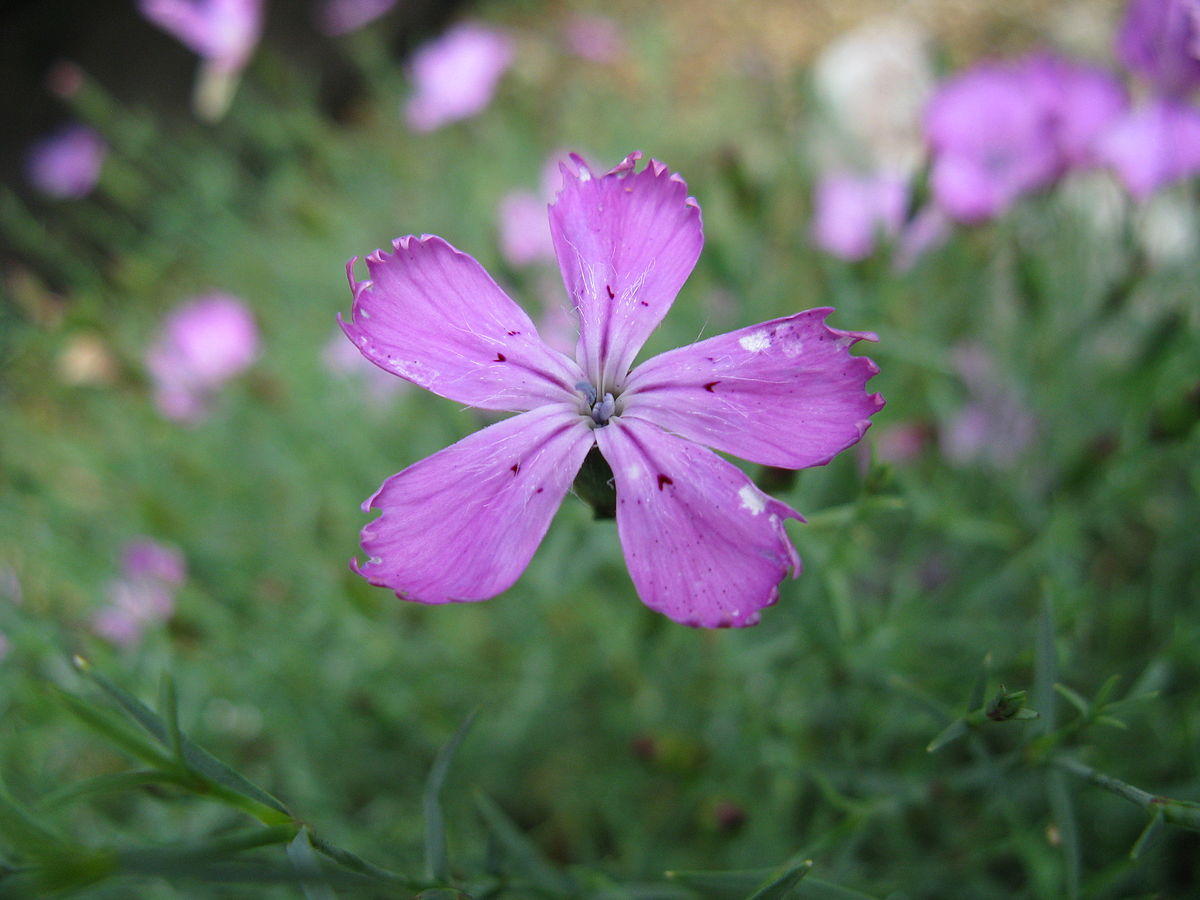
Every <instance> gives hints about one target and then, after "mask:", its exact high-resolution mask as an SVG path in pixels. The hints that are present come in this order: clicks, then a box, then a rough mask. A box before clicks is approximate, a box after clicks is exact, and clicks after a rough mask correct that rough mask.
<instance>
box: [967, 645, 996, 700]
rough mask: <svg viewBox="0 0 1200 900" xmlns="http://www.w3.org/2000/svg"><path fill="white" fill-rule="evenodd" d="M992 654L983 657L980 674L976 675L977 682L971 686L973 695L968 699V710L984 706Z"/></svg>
mask: <svg viewBox="0 0 1200 900" xmlns="http://www.w3.org/2000/svg"><path fill="white" fill-rule="evenodd" d="M991 662H992V654H990V653H989V654H987V655H986V656H984V658H983V663H982V664H981V665H980V666H979V674H978V675H976V676H975V684H974V685H973V686H972V687H971V696H970V699H968V700H967V712H974V711H975V710H977V709H980V708H982V706H983V698H984V694H985V693H986V692H987V678H988V669H989V668H991Z"/></svg>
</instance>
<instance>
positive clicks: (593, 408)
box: [575, 381, 617, 427]
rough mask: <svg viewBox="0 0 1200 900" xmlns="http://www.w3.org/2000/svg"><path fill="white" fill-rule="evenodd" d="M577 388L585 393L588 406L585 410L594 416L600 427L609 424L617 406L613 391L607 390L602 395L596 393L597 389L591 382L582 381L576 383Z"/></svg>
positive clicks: (593, 419) (593, 418)
mask: <svg viewBox="0 0 1200 900" xmlns="http://www.w3.org/2000/svg"><path fill="white" fill-rule="evenodd" d="M575 389H576V390H577V391H579V392H580V393H581V394H583V399H584V402H585V404H586V408H585V409H584V410H583V412H584V413H585V414H586V415H590V416H591V417H592V421H593V422H595V423H596V425H597V426H598V427H603V426H605V425H607V424H608V420H609V419H610V418H612V415H613V413H614V412H615V411H616V408H617V401H616V398H615V397H613V395H612V393H611V392H605V394H604V396H603V397H601V396H599V395H598V394H597V393H596V389H595V388H594V387H592V385H591V383H590V382H587V381H581V382H579V383H578V384H577V385H575Z"/></svg>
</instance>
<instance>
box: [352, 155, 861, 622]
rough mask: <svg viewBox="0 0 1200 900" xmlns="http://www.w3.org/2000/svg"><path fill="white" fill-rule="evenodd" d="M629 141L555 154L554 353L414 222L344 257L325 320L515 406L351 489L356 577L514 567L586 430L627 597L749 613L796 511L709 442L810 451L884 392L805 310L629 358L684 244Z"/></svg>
mask: <svg viewBox="0 0 1200 900" xmlns="http://www.w3.org/2000/svg"><path fill="white" fill-rule="evenodd" d="M640 158H641V154H638V153H634V154H631V155H630V156H628V157H626V159H625V160H623V161H622V162H621V163H620V164H619V165H618V166H617V167H616V168H614V169H613V170H612V171H610V172H608V173H607V174H604V175H601V176H596V175H594V174H593V173H592V172H591V171H590V170H589V169H588V167H587V165H586V164H585V163H584V162H583V161H582V160H581V159H579V158H578V157H573V158H572V163H571V164H570V165H564V166H563V174H564V176H565V177H564V183H563V187H562V189H561V191H560V192H559V194H558V197H557V198H556V200H555V202H554V204H553V205H552V206H551V208H550V228H551V232H552V234H553V237H554V246H555V250H556V253H557V256H558V262H559V267H560V269H561V272H562V276H563V281H564V282H565V284H566V288H567V293H568V295H569V297H570V299H571V303H572V304H573V305H574V306H575V309H576V312H577V315H578V320H579V338H578V343H577V345H576V352H575V358H574V359H572V358H570V357H568V356H566V355H564V354H562V353H559V352H558V351H556V350H554V349H552V348H551V347H549V346H548V345H547V344H546V343H545V342H544V341H543V340H542V339H541V337H540V336H539V335H538V332H537V330H536V328H535V327H534V324H533V321H532V320H531V319H530V318H529V316H528V315H526V314H525V313H524V312H523V311H522V310H521V308H520V307H518V306H517V305H516V304H515V303H514V302H513V301H512V300H511V299H510V298H509V297H508V296H507V295H506V294H505V293H504V292H503V291H502V290H501V289H500V288H499V287H498V286H497V285H496V283H495V282H494V281H493V280H492V279H491V278H490V277H489V276H488V274H487V273H486V272H485V271H484V270H483V268H482V267H481V266H480V265H479V264H478V263H477V262H476V261H475V260H474V259H472V258H471V257H470V256H467V255H466V254H464V253H460V252H459V251H458V250H456V249H454V248H453V247H452V246H450V245H449V244H448V243H446V242H445V241H444V240H442V239H441V238H438V237H434V236H431V235H426V236H423V237H420V238H417V237H414V236H411V235H410V236H408V237H403V238H399V239H397V240H396V241H395V242H393V245H392V246H393V249H392V252H390V253H385V252H383V251H376V252H375V253H372V254H371V255H370V256H368V257H367V269H368V272H369V279H368V280H365V281H358V280H356V279H355V277H354V273H353V266H354V263H355V262H356V261H357V260H356V259H354V260H351V261H350V263H349V264H348V266H347V273H348V276H349V278H350V284H351V287H352V289H353V292H354V310H353V315H352V319H351V321H349V322H345V321H343V322H342V327H343V329H344V330H345V332H346V334H347V336H348V337H349V338H350V339H351V340H352V341H353V342H354V344H355V346H357V347H358V348H359V349H360V350H361V352H362V353H363V355H364V356H366V357H367V359H369V360H371V361H372V362H374V363H375V364H376V365H378V366H380V367H381V368H384V369H386V370H388V371H390V372H393V373H394V374H396V375H399V376H400V377H402V378H405V379H407V380H409V381H412V382H413V383H415V384H418V385H420V386H422V387H425V388H427V389H428V390H431V391H433V392H435V393H437V394H440V395H442V396H444V397H447V398H448V399H451V400H453V401H455V402H457V403H463V404H466V405H468V406H473V407H477V408H481V409H493V410H507V411H514V412H516V413H517V415H515V416H513V417H511V418H508V419H505V420H503V421H500V422H497V423H496V424H494V425H490V426H488V427H487V428H484V429H483V430H482V431H479V432H476V433H475V434H473V435H470V436H468V437H466V438H464V439H463V440H461V441H459V442H458V443H456V444H453V445H451V446H450V447H447V448H446V449H444V450H442V451H440V452H438V453H435V454H434V455H433V456H430V457H428V458H426V459H424V460H422V461H420V462H418V463H415V464H414V465H412V466H409V467H408V468H407V469H405V470H404V471H402V472H400V473H399V474H397V475H394V476H392V477H391V478H389V479H388V480H387V481H385V482H384V483H383V485H382V487H380V489H379V490H378V491H377V492H376V493H375V494H374V495H373V496H372V497H370V498H369V499H368V500H367V501H366V503H364V509H367V510H370V509H378V510H380V511H381V513H382V515H380V516H379V518H377V519H375V520H374V521H372V522H370V523H368V524H367V526H366V527H365V528H363V531H362V546H363V550H364V551H365V553H366V554H367V559H366V561H365V562H362V563H359V562H358V561H354V562H353V563H352V566H353V568H354V569H355V571H357V572H359V573H360V574H361V575H362V576H363V577H365V578H366V579H367V580H368V581H370V582H371V583H372V584H376V585H380V586H384V587H389V588H391V589H393V590H394V591H395V592H396V594H397V596H399V597H401V598H403V599H407V600H416V601H420V602H423V603H435V604H436V603H447V602H452V601H476V600H484V599H487V598H489V597H493V596H495V595H496V594H499V593H500V592H502V591H504V590H506V589H507V588H508V587H510V586H511V585H512V584H513V582H515V581H516V580H517V578H518V577H519V576H520V574H521V572H522V571H524V569H525V567H526V566H527V565H528V563H529V560H530V558H531V557H532V556H533V553H534V550H535V549H536V548H537V546H538V544H539V543H540V542H541V540H542V537H543V536H544V535H545V533H546V530H547V529H548V528H549V525H550V520H551V518H552V517H553V516H554V513H555V511H556V510H557V509H558V507H559V505H560V504H561V503H562V500H563V498H564V497H565V496H566V494H567V491H568V490H569V489H570V487H571V485H572V482H573V481H574V479H575V476H576V473H577V472H578V471H579V470H580V467H581V466H582V465H583V462H584V458H585V457H587V456H588V454H589V453H590V452H591V451H592V450H593V448H598V450H599V452H600V454H602V455H603V457H604V459H605V460H606V461H607V463H608V465H609V466H610V467H611V470H612V473H613V482H614V484H615V489H616V519H617V529H618V533H619V535H620V540H621V545H622V548H623V549H624V552H625V557H626V560H627V563H628V566H629V572H630V575H631V576H632V578H633V582H634V585H635V586H636V588H637V591H638V594H639V596H640V597H641V599H642V601H643V602H644V603H645V604H646V605H647V606H649V607H650V608H652V609H655V610H657V611H659V612H661V613H663V614H665V615H667V616H669V617H670V618H672V619H674V620H675V621H677V622H682V623H684V624H688V625H694V626H703V627H719V626H739V625H751V624H754V623H755V622H757V621H758V618H759V611H760V610H761V609H762V608H763V607H766V606H768V605H770V604H772V603H774V602H775V601H776V599H777V598H778V596H779V587H778V586H779V583H780V581H781V580H782V579H783V578H784V577H785V576H786V575H787V574H788V573H789V572H791V573H792V574H793V575H794V574H796V573H797V571H798V569H799V565H800V562H799V559H798V557H797V556H796V551H795V549H794V548H793V547H792V545H791V542H790V541H789V539H788V536H787V532H786V531H785V529H784V524H783V523H784V521H785V520H787V519H799V518H800V515H799V513H797V512H796V511H795V510H793V509H792V508H791V507H789V506H787V505H786V504H783V503H780V502H778V501H776V500H774V499H772V498H771V497H769V496H767V495H766V494H764V493H763V492H762V491H760V490H759V489H758V488H757V487H756V486H755V485H754V483H753V482H752V481H750V479H749V478H748V477H747V476H746V475H745V474H744V473H743V472H742V470H741V469H739V468H737V467H736V466H734V465H733V464H731V463H729V462H726V461H725V460H724V459H722V458H721V457H720V456H718V455H717V454H716V453H714V452H713V451H712V450H710V449H708V448H709V447H711V448H713V449H714V450H718V451H721V452H724V453H730V454H733V455H735V456H740V457H742V458H745V459H748V460H751V461H753V462H757V463H760V464H763V465H769V466H781V467H787V468H793V469H797V468H804V467H807V466H815V465H821V464H824V463H826V462H828V461H829V460H830V459H832V458H833V457H834V456H835V455H836V454H838V453H839V452H841V451H842V450H844V449H845V448H847V447H849V446H850V445H852V444H854V443H855V442H856V441H857V440H858V439H859V438H860V437H861V436H862V435H863V432H864V431H865V430H866V428H867V427H868V425H869V424H870V423H869V418H870V416H871V415H872V414H873V413H875V412H876V411H877V410H879V408H880V407H881V406H882V405H883V400H882V398H881V397H880V396H879V395H878V394H868V393H866V391H865V385H866V382H867V380H868V379H870V378H871V377H872V376H873V375H874V374H875V373H876V372H877V369H876V367H875V365H874V364H873V363H872V362H871V361H870V360H869V359H866V358H864V357H855V356H851V355H850V354H849V352H848V348H849V347H850V346H851V345H852V344H854V343H855V342H857V341H859V340H864V339H866V340H874V339H875V336H874V335H871V334H867V333H862V332H849V331H839V330H836V329H833V328H829V327H828V326H827V325H826V324H825V318H826V317H827V316H828V315H829V313H830V312H831V310H829V309H813V310H809V311H807V312H802V313H798V314H796V315H793V316H787V317H785V318H781V319H775V320H772V321H769V322H763V323H761V324H759V325H754V326H751V327H749V328H743V329H741V330H739V331H734V332H731V333H729V334H724V335H720V336H717V337H713V338H709V339H707V340H704V341H700V342H699V343H696V344H692V345H690V346H686V347H681V348H679V349H677V350H672V351H669V352H667V353H663V354H661V355H659V356H656V357H654V358H653V359H650V360H648V361H646V362H644V363H642V364H641V365H639V366H638V367H637V368H636V369H633V370H632V371H630V367H631V365H632V363H633V359H634V357H635V356H636V355H637V353H638V351H639V350H640V349H641V347H642V345H643V344H644V343H645V341H646V339H647V338H648V337H649V335H650V333H651V332H652V331H653V330H654V329H655V328H656V327H657V325H658V323H659V322H660V321H661V320H662V318H663V316H665V315H666V313H667V311H668V309H669V308H670V306H671V304H672V303H673V302H674V299H675V295H676V293H677V292H678V291H679V289H680V287H682V285H683V283H684V281H685V280H686V279H687V277H688V275H689V274H690V273H691V271H692V268H693V266H694V265H695V263H696V260H697V258H698V256H699V254H700V249H701V246H702V245H703V242H704V238H703V231H702V227H701V219H700V208H699V206H698V205H697V204H696V201H695V200H694V199H693V198H691V197H689V196H688V192H687V185H686V184H684V182H683V180H682V179H681V178H680V177H679V176H678V175H674V174H672V173H671V172H670V171H668V170H667V168H666V166H664V165H662V164H661V163H659V162H657V161H653V160H652V161H651V162H650V164H649V165H648V166H646V167H645V168H643V169H642V170H641V171H638V170H637V169H636V163H637V161H638V160H639V159H640Z"/></svg>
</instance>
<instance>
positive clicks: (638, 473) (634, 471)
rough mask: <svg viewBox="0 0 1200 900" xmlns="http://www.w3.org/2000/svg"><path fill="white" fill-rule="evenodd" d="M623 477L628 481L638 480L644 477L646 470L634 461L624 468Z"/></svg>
mask: <svg viewBox="0 0 1200 900" xmlns="http://www.w3.org/2000/svg"><path fill="white" fill-rule="evenodd" d="M625 477H626V478H628V479H629V480H630V481H640V480H641V479H642V478H645V477H646V470H645V469H643V468H642V467H641V466H639V465H637V464H636V463H635V464H634V465H632V466H630V467H629V468H628V469H626V470H625Z"/></svg>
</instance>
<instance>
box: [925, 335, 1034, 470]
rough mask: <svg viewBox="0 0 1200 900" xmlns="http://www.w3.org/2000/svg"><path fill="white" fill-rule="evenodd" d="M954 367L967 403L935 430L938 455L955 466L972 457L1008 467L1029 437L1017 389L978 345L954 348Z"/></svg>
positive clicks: (1031, 429)
mask: <svg viewBox="0 0 1200 900" xmlns="http://www.w3.org/2000/svg"><path fill="white" fill-rule="evenodd" d="M954 367H955V369H957V370H958V373H959V376H960V377H961V378H962V380H963V383H964V384H965V385H966V388H967V397H968V399H967V403H966V405H964V406H963V407H962V408H961V409H960V410H959V411H958V412H957V413H956V414H955V415H954V416H952V417H950V419H949V420H948V421H947V422H946V423H945V424H944V425H943V426H942V428H941V429H940V443H941V447H942V453H943V454H945V456H946V458H947V459H948V460H950V461H951V462H953V463H957V464H959V465H962V464H966V463H972V462H976V461H982V462H986V463H988V464H990V465H992V466H995V467H996V468H1008V467H1010V466H1011V465H1012V464H1013V463H1014V462H1016V460H1017V458H1018V457H1019V456H1020V455H1021V454H1022V453H1023V452H1024V451H1025V449H1026V448H1027V447H1028V446H1029V444H1030V443H1031V442H1032V441H1033V437H1034V430H1035V427H1034V426H1035V423H1034V419H1033V416H1032V414H1031V413H1030V412H1029V410H1028V408H1027V407H1026V405H1025V403H1024V402H1023V401H1022V400H1021V398H1020V396H1019V395H1018V394H1017V392H1016V390H1015V389H1013V388H1012V387H1011V386H1009V385H1007V384H1005V383H1004V382H1003V380H1002V379H1001V378H1000V377H999V376H998V374H997V372H996V365H995V363H994V362H993V360H992V358H991V356H990V355H989V354H988V353H987V351H986V350H984V349H983V348H982V347H979V346H974V345H968V346H963V347H959V348H957V349H956V350H955V351H954Z"/></svg>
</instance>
